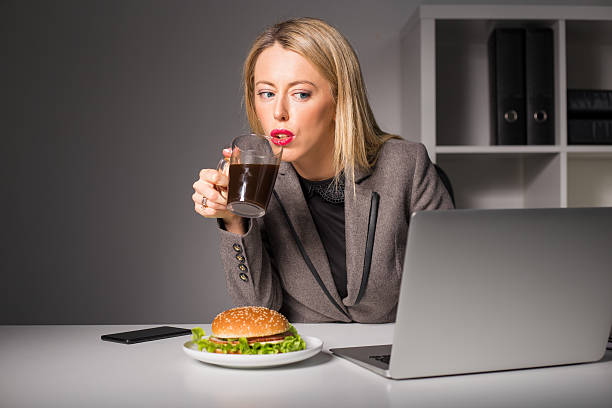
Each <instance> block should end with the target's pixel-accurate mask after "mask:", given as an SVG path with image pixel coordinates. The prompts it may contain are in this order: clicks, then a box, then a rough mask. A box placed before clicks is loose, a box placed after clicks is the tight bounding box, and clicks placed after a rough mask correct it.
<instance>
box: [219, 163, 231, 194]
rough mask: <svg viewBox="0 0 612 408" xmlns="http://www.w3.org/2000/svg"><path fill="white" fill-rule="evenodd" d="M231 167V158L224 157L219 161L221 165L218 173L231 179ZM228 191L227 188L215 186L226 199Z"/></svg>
mask: <svg viewBox="0 0 612 408" xmlns="http://www.w3.org/2000/svg"><path fill="white" fill-rule="evenodd" d="M229 165H230V158H229V157H224V158H222V159H221V160H219V164H217V171H219V172H221V173H223V174H225V175H226V176H228V177H229ZM227 189H228V188H227V187H219V186H215V190H217V191H218V192H219V193H221V195H222V196H223V197H225V198H227Z"/></svg>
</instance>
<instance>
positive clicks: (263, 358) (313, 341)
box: [183, 336, 323, 368]
mask: <svg viewBox="0 0 612 408" xmlns="http://www.w3.org/2000/svg"><path fill="white" fill-rule="evenodd" d="M300 337H302V339H304V341H305V342H306V349H304V350H300V351H292V352H290V353H280V354H245V355H242V354H219V353H209V352H208V351H205V350H202V351H199V350H198V346H197V344H195V343H194V342H193V341H188V342H187V343H185V344H184V345H183V351H185V353H187V355H188V356H189V357H193V358H195V359H196V360H200V361H202V362H204V363H208V364H215V365H220V366H224V367H234V368H262V367H273V366H279V365H284V364H291V363H295V362H298V361H302V360H306V359H307V358H310V357H312V356H314V355H316V354H318V353H319V352H320V351H321V349H322V348H323V342H322V341H321V339H318V338H316V337H310V336H300Z"/></svg>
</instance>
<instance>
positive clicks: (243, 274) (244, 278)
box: [238, 273, 249, 282]
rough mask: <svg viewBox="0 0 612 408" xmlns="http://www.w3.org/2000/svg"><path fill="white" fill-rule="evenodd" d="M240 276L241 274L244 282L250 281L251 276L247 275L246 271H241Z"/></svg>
mask: <svg viewBox="0 0 612 408" xmlns="http://www.w3.org/2000/svg"><path fill="white" fill-rule="evenodd" d="M238 276H240V280H241V281H243V282H248V281H249V277H248V276H247V274H246V273H241V274H240V275H238Z"/></svg>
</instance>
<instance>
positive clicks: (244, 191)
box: [217, 134, 283, 218]
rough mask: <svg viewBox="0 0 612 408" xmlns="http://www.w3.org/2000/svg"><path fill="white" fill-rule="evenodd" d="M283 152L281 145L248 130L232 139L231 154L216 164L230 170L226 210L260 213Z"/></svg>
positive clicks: (255, 215) (251, 214)
mask: <svg viewBox="0 0 612 408" xmlns="http://www.w3.org/2000/svg"><path fill="white" fill-rule="evenodd" d="M282 154H283V147H282V146H277V145H275V144H273V143H271V142H270V141H269V137H267V136H261V135H256V134H248V135H242V136H237V137H236V138H234V140H232V154H231V156H230V157H229V158H223V159H222V160H221V161H220V162H219V165H218V166H217V169H218V170H219V171H221V172H223V173H225V174H228V173H229V185H228V187H227V209H228V210H230V211H231V212H232V213H234V214H236V215H239V216H241V217H245V218H258V217H263V215H264V214H265V213H266V207H267V206H268V202H269V201H270V196H271V195H272V190H273V189H274V183H275V182H276V175H277V174H278V169H279V166H280V161H281V156H282ZM227 167H229V172H228V170H227Z"/></svg>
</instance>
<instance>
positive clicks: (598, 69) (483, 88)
mask: <svg viewBox="0 0 612 408" xmlns="http://www.w3.org/2000/svg"><path fill="white" fill-rule="evenodd" d="M504 25H506V26H534V25H537V26H545V27H550V28H552V29H553V32H554V47H555V50H554V51H555V53H554V55H555V57H554V58H555V73H554V74H555V113H556V114H555V144H554V145H547V146H531V145H530V146H492V145H490V140H491V135H490V132H491V131H490V119H489V117H490V105H489V73H488V57H487V40H488V38H489V34H490V32H491V30H492V29H493V28H494V27H498V26H504ZM401 37H402V43H401V44H402V45H401V47H402V49H401V53H402V72H403V80H402V95H403V101H402V102H403V105H402V111H403V117H402V135H403V136H404V137H405V138H407V139H410V140H416V141H420V142H422V143H423V144H425V146H426V147H427V150H428V152H429V155H430V157H431V159H432V160H433V161H434V162H436V163H438V164H439V165H440V166H441V167H442V168H443V169H444V170H445V171H446V172H447V173H448V175H449V177H450V179H451V181H452V184H453V188H454V190H455V198H456V201H457V207H458V208H527V207H568V206H569V207H572V206H612V145H607V146H586V145H585V146H578V145H568V143H567V114H566V111H567V109H566V106H567V103H566V95H567V89H575V88H581V89H612V7H572V6H496V5H423V6H420V7H419V9H418V10H417V12H416V13H415V15H414V16H413V17H412V18H411V19H410V21H409V22H408V24H407V25H406V27H404V29H403V30H402V33H401Z"/></svg>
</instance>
